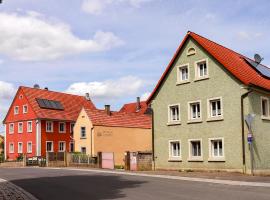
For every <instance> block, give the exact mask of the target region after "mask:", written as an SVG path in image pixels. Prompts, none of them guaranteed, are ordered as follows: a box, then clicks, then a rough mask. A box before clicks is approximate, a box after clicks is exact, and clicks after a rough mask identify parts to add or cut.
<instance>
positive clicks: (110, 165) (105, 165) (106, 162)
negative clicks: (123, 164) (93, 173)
mask: <svg viewBox="0 0 270 200" xmlns="http://www.w3.org/2000/svg"><path fill="white" fill-rule="evenodd" d="M101 166H102V169H114V155H113V153H104V152H102V165H101Z"/></svg>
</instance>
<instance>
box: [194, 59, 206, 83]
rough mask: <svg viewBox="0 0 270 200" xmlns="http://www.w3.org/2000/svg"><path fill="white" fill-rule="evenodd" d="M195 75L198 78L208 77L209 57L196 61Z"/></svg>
mask: <svg viewBox="0 0 270 200" xmlns="http://www.w3.org/2000/svg"><path fill="white" fill-rule="evenodd" d="M195 77H196V78H197V79H203V78H208V60H207V59H204V60H201V61H197V62H196V70H195Z"/></svg>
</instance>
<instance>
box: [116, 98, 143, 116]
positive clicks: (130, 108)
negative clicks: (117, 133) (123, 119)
mask: <svg viewBox="0 0 270 200" xmlns="http://www.w3.org/2000/svg"><path fill="white" fill-rule="evenodd" d="M140 106H141V108H140V110H139V111H137V109H136V107H137V103H136V102H135V103H127V104H125V105H124V106H123V107H122V108H121V109H120V111H119V112H124V113H139V114H143V113H145V111H146V110H147V104H146V101H141V102H140Z"/></svg>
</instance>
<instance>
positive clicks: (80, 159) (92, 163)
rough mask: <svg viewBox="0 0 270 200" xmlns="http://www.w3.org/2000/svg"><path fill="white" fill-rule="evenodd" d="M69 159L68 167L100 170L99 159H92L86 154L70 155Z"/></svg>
mask: <svg viewBox="0 0 270 200" xmlns="http://www.w3.org/2000/svg"><path fill="white" fill-rule="evenodd" d="M67 157H68V158H67V160H68V162H67V165H68V166H71V167H92V168H98V162H97V157H91V156H89V155H86V154H68V156H67Z"/></svg>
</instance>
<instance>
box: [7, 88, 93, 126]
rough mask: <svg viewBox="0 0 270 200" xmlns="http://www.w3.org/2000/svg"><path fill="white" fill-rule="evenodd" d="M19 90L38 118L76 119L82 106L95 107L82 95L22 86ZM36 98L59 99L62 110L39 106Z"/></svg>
mask: <svg viewBox="0 0 270 200" xmlns="http://www.w3.org/2000/svg"><path fill="white" fill-rule="evenodd" d="M20 90H21V91H22V93H23V94H24V95H25V97H26V98H27V100H28V102H29V104H30V107H31V108H32V109H33V111H34V113H35V114H36V118H38V119H53V120H64V121H76V119H77V117H78V115H79V113H80V111H81V109H82V107H85V108H87V109H96V107H95V105H94V104H93V103H92V101H91V100H86V98H85V97H83V96H78V95H72V94H66V93H61V92H54V91H50V90H46V89H37V88H30V87H23V86H21V87H19V89H18V92H19V91H20ZM18 92H17V93H18ZM37 99H48V100H54V101H59V102H61V104H62V106H63V107H64V110H52V109H44V108H40V106H39V105H38V102H37ZM7 115H8V114H7ZM5 120H6V119H5ZM5 120H4V122H5Z"/></svg>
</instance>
